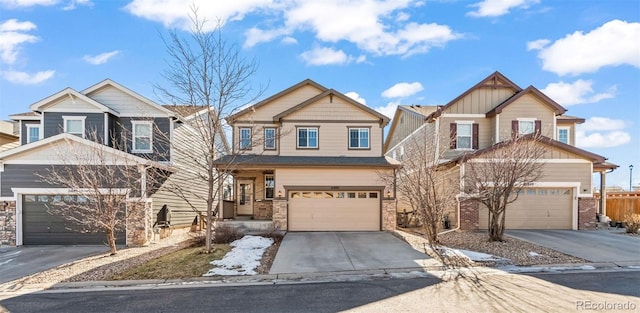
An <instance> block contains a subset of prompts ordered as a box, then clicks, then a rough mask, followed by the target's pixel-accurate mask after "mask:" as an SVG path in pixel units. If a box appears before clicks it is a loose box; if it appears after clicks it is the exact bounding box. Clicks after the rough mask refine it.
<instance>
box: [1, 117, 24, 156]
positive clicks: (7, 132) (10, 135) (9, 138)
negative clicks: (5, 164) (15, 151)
mask: <svg viewBox="0 0 640 313" xmlns="http://www.w3.org/2000/svg"><path fill="white" fill-rule="evenodd" d="M19 139H20V137H18V136H17V135H16V132H15V123H13V122H8V121H0V152H2V151H5V150H9V149H11V148H15V147H17V146H18V145H19V144H20V141H19Z"/></svg>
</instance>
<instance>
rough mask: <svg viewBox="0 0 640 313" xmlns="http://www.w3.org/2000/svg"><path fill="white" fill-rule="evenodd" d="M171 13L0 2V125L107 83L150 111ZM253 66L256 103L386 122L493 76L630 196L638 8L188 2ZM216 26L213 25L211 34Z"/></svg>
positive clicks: (82, 2)
mask: <svg viewBox="0 0 640 313" xmlns="http://www.w3.org/2000/svg"><path fill="white" fill-rule="evenodd" d="M189 4H190V3H189V2H187V1H182V0H135V1H106V0H104V1H100V0H93V1H91V0H0V119H7V116H8V115H9V114H14V113H19V112H25V111H28V107H29V105H30V104H32V103H34V102H36V101H38V100H40V99H42V98H45V97H47V96H49V95H51V94H53V93H55V92H57V91H60V90H61V89H63V88H65V87H72V88H74V89H76V90H82V89H84V88H86V87H89V86H91V85H93V84H95V83H97V82H99V81H101V80H103V79H105V78H111V79H113V80H115V81H117V82H119V83H121V84H123V85H125V86H127V87H129V88H131V89H133V90H135V91H137V92H139V93H141V94H142V95H144V96H147V97H149V98H151V99H154V100H157V97H156V96H155V95H154V93H153V87H152V85H153V84H154V83H160V84H162V79H161V76H160V73H161V72H162V70H163V69H164V68H165V61H164V60H165V57H166V53H165V49H164V46H163V43H162V40H161V38H160V34H166V31H167V29H170V28H176V29H184V28H185V27H188V25H189V24H188V21H187V14H188V13H189ZM195 4H196V5H197V6H198V7H199V12H200V15H201V16H204V17H206V18H208V19H210V20H216V19H218V18H220V19H222V20H223V21H225V24H224V29H223V32H224V34H225V36H228V38H229V40H231V41H235V42H237V43H238V45H240V46H241V47H242V52H243V53H244V54H245V55H246V56H247V57H255V58H256V59H257V60H258V61H259V63H260V66H259V70H258V73H257V74H256V75H255V77H254V78H253V83H255V84H256V85H258V84H262V85H267V84H268V88H267V90H266V93H265V97H266V96H269V95H271V94H273V93H275V92H278V91H280V90H282V89H284V88H287V87H289V86H291V85H293V84H295V83H297V82H299V81H301V80H303V79H305V78H311V79H313V80H315V81H317V82H318V83H320V84H323V85H324V86H326V87H329V88H334V89H336V90H339V91H341V92H343V93H345V94H348V95H349V96H351V97H354V98H357V99H359V100H360V101H362V102H365V103H366V104H367V105H368V106H370V107H372V108H374V109H377V110H379V111H380V112H382V113H384V114H387V115H389V116H391V115H392V114H393V112H394V109H395V106H396V105H397V104H423V105H434V104H445V103H447V102H448V101H450V100H451V99H453V98H455V97H456V96H457V95H459V94H460V93H462V92H464V91H465V90H466V89H468V88H469V87H471V86H473V85H474V84H476V83H477V82H478V81H480V80H481V79H483V78H484V77H486V76H487V75H489V74H491V73H492V72H494V71H496V70H497V71H500V72H502V73H503V74H504V75H506V76H507V77H509V78H510V79H511V80H512V81H514V82H515V83H516V84H518V85H520V86H521V87H522V88H525V87H527V86H529V85H533V86H535V87H537V88H538V89H540V90H542V91H543V92H545V93H546V94H547V95H549V96H550V97H552V98H553V99H555V100H556V101H557V102H558V103H560V104H561V105H563V106H565V107H566V108H568V110H569V111H568V112H567V114H569V115H574V116H580V117H583V118H585V119H587V122H586V123H584V124H583V125H581V127H580V128H579V131H578V132H577V135H578V146H580V147H583V148H585V149H587V150H589V151H592V152H595V153H598V154H601V155H603V156H605V157H608V158H609V160H610V161H611V162H613V163H616V164H618V165H620V166H621V167H620V168H619V169H618V170H616V171H615V172H613V173H611V174H610V175H609V176H608V180H607V183H608V185H618V186H623V187H625V188H628V185H629V168H628V166H629V165H630V164H633V165H634V166H635V167H636V170H635V171H634V175H633V176H634V184H635V185H638V184H640V175H638V174H637V173H638V172H640V162H639V160H640V148H639V147H640V139H639V138H640V3H639V2H638V1H635V0H629V1H626V0H613V1H545V0H483V1H482V0H476V1H454V0H449V1H447V0H443V1H424V0H417V1H416V0H390V1H382V0H378V1H374V0H351V1H338V0H286V1H278V0H243V1H205V0H202V1H195ZM211 26H213V24H211Z"/></svg>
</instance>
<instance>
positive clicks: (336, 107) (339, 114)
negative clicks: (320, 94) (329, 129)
mask: <svg viewBox="0 0 640 313" xmlns="http://www.w3.org/2000/svg"><path fill="white" fill-rule="evenodd" d="M283 119H284V120H347V121H351V120H356V121H372V120H374V121H375V120H377V117H376V116H373V115H372V114H371V113H368V112H365V111H363V110H361V109H359V108H357V107H355V106H354V105H353V104H351V103H348V102H347V101H344V100H342V99H340V98H338V97H335V96H333V97H329V96H326V97H324V98H322V99H320V100H318V101H317V102H315V103H312V104H309V105H307V106H305V107H304V108H302V109H300V110H298V111H295V112H293V113H291V114H289V115H287V116H286V117H284V118H283Z"/></svg>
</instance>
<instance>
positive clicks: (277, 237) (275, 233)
mask: <svg viewBox="0 0 640 313" xmlns="http://www.w3.org/2000/svg"><path fill="white" fill-rule="evenodd" d="M259 236H261V237H265V238H271V239H273V242H281V241H282V238H283V237H284V233H283V232H282V231H281V230H280V228H279V227H271V229H269V230H267V231H265V232H263V233H260V234H259Z"/></svg>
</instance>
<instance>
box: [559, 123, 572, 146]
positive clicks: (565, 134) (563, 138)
mask: <svg viewBox="0 0 640 313" xmlns="http://www.w3.org/2000/svg"><path fill="white" fill-rule="evenodd" d="M558 141H560V142H562V143H566V144H569V127H558Z"/></svg>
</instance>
